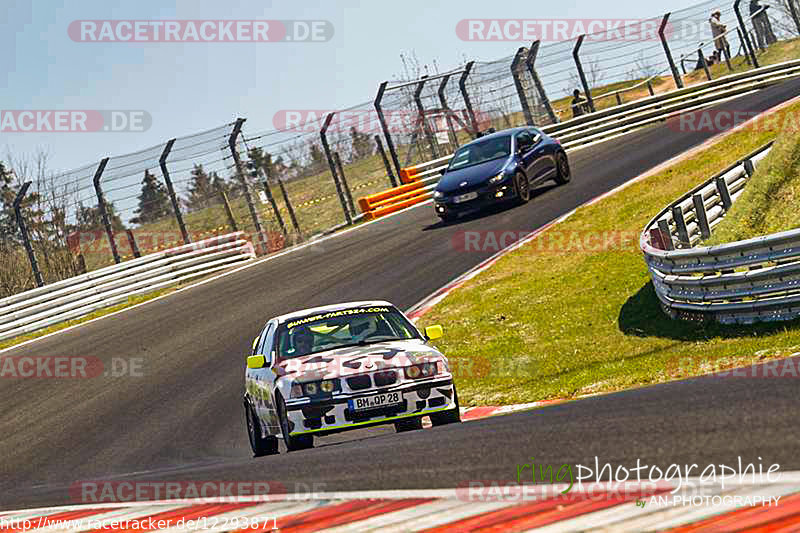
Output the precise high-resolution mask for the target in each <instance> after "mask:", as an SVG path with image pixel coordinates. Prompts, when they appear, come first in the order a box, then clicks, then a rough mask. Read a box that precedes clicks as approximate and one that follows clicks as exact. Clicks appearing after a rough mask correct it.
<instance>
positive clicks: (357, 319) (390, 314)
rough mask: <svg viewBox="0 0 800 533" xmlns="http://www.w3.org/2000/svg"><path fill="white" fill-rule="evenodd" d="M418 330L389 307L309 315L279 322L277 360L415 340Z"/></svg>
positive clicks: (356, 308) (352, 309) (417, 337)
mask: <svg viewBox="0 0 800 533" xmlns="http://www.w3.org/2000/svg"><path fill="white" fill-rule="evenodd" d="M419 338H420V336H419V333H418V332H417V330H416V329H415V328H414V326H412V325H411V323H410V322H409V321H408V319H406V318H405V317H404V316H403V315H402V313H400V312H399V311H398V310H397V309H394V308H392V307H355V308H351V309H343V310H340V311H332V312H329V313H320V314H317V315H309V316H307V317H303V318H298V319H293V320H289V321H287V322H284V323H283V324H281V326H280V327H279V328H278V335H277V339H278V342H277V353H278V359H291V358H293V357H302V356H304V355H309V354H313V353H317V352H322V351H325V350H331V349H334V348H342V347H344V346H358V345H364V344H371V343H375V342H382V341H392V340H408V339H419Z"/></svg>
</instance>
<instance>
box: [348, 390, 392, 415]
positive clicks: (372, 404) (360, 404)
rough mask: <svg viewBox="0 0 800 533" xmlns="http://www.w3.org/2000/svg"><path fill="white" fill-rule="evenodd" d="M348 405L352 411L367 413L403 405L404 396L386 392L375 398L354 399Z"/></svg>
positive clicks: (376, 395)
mask: <svg viewBox="0 0 800 533" xmlns="http://www.w3.org/2000/svg"><path fill="white" fill-rule="evenodd" d="M347 403H348V404H349V406H350V410H352V411H366V410H368V409H377V408H379V407H386V406H389V405H398V404H401V403H403V396H402V395H401V394H400V393H399V392H384V393H383V394H375V395H374V396H364V397H363V398H353V399H352V400H348V401H347Z"/></svg>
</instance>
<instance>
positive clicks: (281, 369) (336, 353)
mask: <svg viewBox="0 0 800 533" xmlns="http://www.w3.org/2000/svg"><path fill="white" fill-rule="evenodd" d="M442 359H443V357H442V354H441V353H439V352H438V351H437V350H436V349H435V348H432V347H430V346H428V345H427V344H423V343H422V342H420V341H413V340H409V341H389V342H381V343H376V344H370V345H368V346H353V347H349V348H340V349H334V350H329V351H326V352H319V353H315V354H312V355H305V356H303V357H294V358H292V359H286V360H283V361H281V362H280V363H278V364H277V365H276V366H275V373H276V374H278V375H279V376H281V377H282V376H286V377H288V378H289V379H291V380H293V381H300V382H306V381H315V380H320V379H331V378H337V377H346V376H350V375H355V374H364V373H369V372H374V371H376V370H381V369H384V368H402V367H404V366H409V365H413V364H417V363H424V362H431V361H438V360H442Z"/></svg>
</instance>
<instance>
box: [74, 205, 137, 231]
mask: <svg viewBox="0 0 800 533" xmlns="http://www.w3.org/2000/svg"><path fill="white" fill-rule="evenodd" d="M106 214H108V221H109V222H110V223H111V229H113V230H114V231H121V230H124V229H125V224H123V222H122V219H121V218H120V216H119V215H118V214H117V211H116V209H114V204H113V203H111V202H106ZM75 220H76V224H75V226H74V228H73V229H75V230H77V231H92V230H99V229H105V226H104V225H103V216H102V214H101V213H100V206H88V207H87V206H85V205H83V203H79V204H78V210H77V212H76V213H75Z"/></svg>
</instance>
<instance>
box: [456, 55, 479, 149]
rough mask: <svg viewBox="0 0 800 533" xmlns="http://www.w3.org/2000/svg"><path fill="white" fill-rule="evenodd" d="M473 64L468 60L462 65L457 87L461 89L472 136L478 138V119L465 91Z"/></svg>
mask: <svg viewBox="0 0 800 533" xmlns="http://www.w3.org/2000/svg"><path fill="white" fill-rule="evenodd" d="M474 65H475V62H474V61H470V62H469V63H467V64H466V66H465V67H464V72H462V73H461V77H460V78H459V79H458V88H459V90H460V91H461V98H463V99H464V106H466V108H467V115H468V116H469V123H470V125H471V126H472V138H473V139H477V138H478V121H477V120H475V110H474V109H472V101H471V100H470V99H469V93H468V92H467V77H469V73H470V72H472V67H473V66H474Z"/></svg>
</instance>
